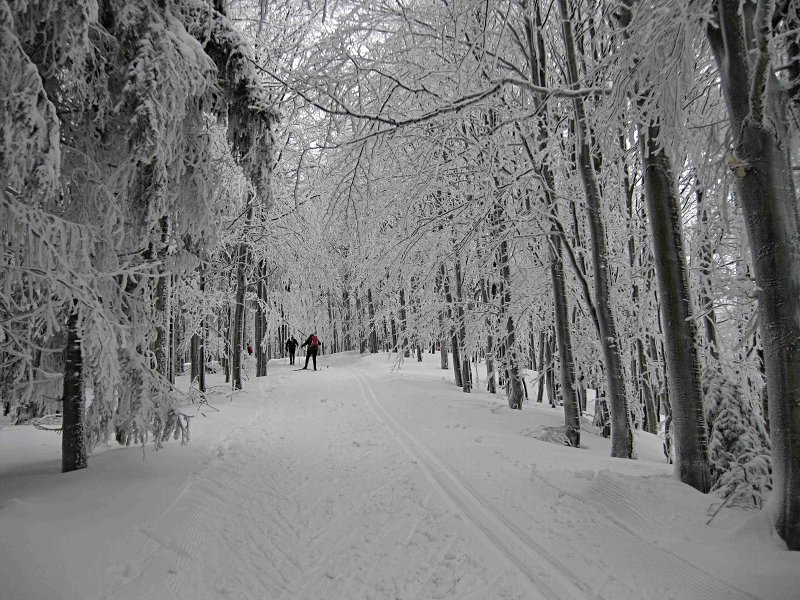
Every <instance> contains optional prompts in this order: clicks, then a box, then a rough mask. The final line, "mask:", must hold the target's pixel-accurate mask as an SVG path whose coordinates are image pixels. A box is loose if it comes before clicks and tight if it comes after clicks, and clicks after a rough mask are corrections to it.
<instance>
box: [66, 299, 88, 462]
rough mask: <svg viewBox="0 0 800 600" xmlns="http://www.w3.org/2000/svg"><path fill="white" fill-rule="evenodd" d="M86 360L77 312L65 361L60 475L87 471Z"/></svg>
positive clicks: (69, 331)
mask: <svg viewBox="0 0 800 600" xmlns="http://www.w3.org/2000/svg"><path fill="white" fill-rule="evenodd" d="M82 375H83V357H82V356H81V339H80V336H79V332H78V309H77V307H75V308H73V312H72V313H71V314H70V316H69V320H68V321H67V348H66V356H65V362H64V394H63V396H62V398H61V400H62V403H63V409H62V415H61V417H62V421H61V423H62V424H61V472H62V473H68V472H69V471H76V470H78V469H85V468H86V463H87V449H86V411H85V408H84V400H83V381H82Z"/></svg>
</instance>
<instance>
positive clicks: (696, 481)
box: [639, 124, 711, 493]
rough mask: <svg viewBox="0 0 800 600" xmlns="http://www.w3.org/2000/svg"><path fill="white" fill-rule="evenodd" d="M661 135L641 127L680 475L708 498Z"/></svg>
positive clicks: (678, 240)
mask: <svg viewBox="0 0 800 600" xmlns="http://www.w3.org/2000/svg"><path fill="white" fill-rule="evenodd" d="M658 134H659V128H658V127H657V126H655V125H653V124H650V125H649V126H640V127H639V144H640V152H641V160H642V170H643V175H644V189H645V199H646V200H647V211H648V213H649V217H650V218H649V219H648V221H649V223H650V233H651V238H652V241H653V259H654V262H655V267H656V276H657V280H658V295H659V299H660V300H661V318H662V323H663V326H662V327H663V330H664V342H665V346H666V361H667V373H668V376H669V381H670V393H671V397H670V406H671V409H672V431H673V441H674V451H675V463H674V465H675V475H676V477H677V478H678V479H680V480H681V481H682V482H684V483H686V484H688V485H691V486H692V487H694V488H695V489H697V490H700V491H701V492H704V493H705V492H708V490H709V488H710V486H711V474H710V470H709V464H708V441H707V435H706V425H705V415H704V414H703V392H702V388H701V385H700V357H699V356H698V353H697V326H696V324H695V319H694V315H693V314H692V308H691V296H690V292H689V277H688V273H687V268H686V259H685V252H684V244H683V234H682V230H681V211H680V203H679V199H678V196H677V192H676V188H675V185H676V184H675V179H674V176H673V175H672V165H671V161H670V159H669V157H668V156H667V155H666V152H665V151H664V150H663V149H662V148H660V147H659V143H658Z"/></svg>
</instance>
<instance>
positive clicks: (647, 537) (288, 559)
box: [105, 354, 755, 600]
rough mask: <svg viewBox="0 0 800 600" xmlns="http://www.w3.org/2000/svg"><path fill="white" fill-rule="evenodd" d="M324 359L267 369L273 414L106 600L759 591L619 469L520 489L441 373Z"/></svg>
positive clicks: (709, 596)
mask: <svg viewBox="0 0 800 600" xmlns="http://www.w3.org/2000/svg"><path fill="white" fill-rule="evenodd" d="M369 360H374V358H373V359H369ZM320 362H321V370H320V372H318V373H316V374H314V375H313V376H312V375H311V374H310V373H304V372H300V373H298V372H294V371H293V369H294V367H291V366H288V365H282V364H276V363H273V364H271V365H270V369H271V371H270V378H271V382H272V388H271V390H270V393H269V395H268V397H265V398H264V404H263V407H262V408H261V409H260V410H259V412H258V413H257V414H256V415H255V417H254V418H252V419H251V420H249V421H248V422H247V423H244V424H242V425H241V426H240V427H239V428H238V429H237V430H236V431H234V432H233V433H232V434H230V435H228V436H227V437H226V438H225V439H223V440H222V441H220V442H219V443H218V444H217V446H216V448H215V451H214V453H213V454H212V455H211V457H210V458H209V460H208V463H207V465H206V466H205V468H204V469H203V470H201V471H200V472H198V473H196V474H194V475H193V476H192V477H191V478H190V480H189V481H188V482H187V484H186V485H185V486H184V487H183V489H182V490H181V492H180V494H179V495H178V496H177V497H176V498H175V500H174V502H173V503H172V504H171V505H170V506H169V507H168V508H167V509H166V510H165V511H164V512H163V514H162V515H161V516H160V517H159V518H158V519H156V520H155V521H154V522H153V523H152V524H151V525H148V526H144V527H142V528H141V533H143V534H144V535H145V536H146V538H147V540H148V541H147V543H146V546H145V549H144V551H143V552H142V553H141V556H140V558H139V559H137V560H134V561H128V562H127V563H126V564H125V565H122V566H118V567H119V568H118V571H117V572H118V573H120V575H119V577H118V580H117V581H116V582H115V583H114V584H113V586H112V587H111V589H109V590H108V593H107V594H106V596H105V597H107V598H114V599H117V600H123V599H124V600H129V599H130V600H133V599H139V598H155V599H158V598H170V599H172V598H187V599H188V598H198V599H203V598H248V599H249V598H252V599H254V600H255V599H263V598H271V599H283V600H289V599H309V600H311V599H339V598H341V599H345V598H347V599H357V598H365V599H366V598H374V599H395V598H402V599H409V600H413V599H417V598H459V599H462V598H474V599H484V598H502V599H512V598H515V599H516V598H519V599H522V598H530V599H534V600H538V599H546V600H579V599H584V598H598V599H600V598H608V599H612V598H613V599H614V600H625V599H628V598H630V599H634V598H635V599H637V600H638V599H640V598H642V597H654V598H655V597H658V598H675V599H687V600H689V599H704V600H717V599H719V600H723V599H725V600H737V599H747V598H750V599H752V598H755V596H752V595H749V594H748V593H747V592H745V591H742V590H740V589H738V588H736V587H733V586H732V585H730V584H728V583H726V582H724V581H722V580H720V579H717V578H715V577H714V576H713V575H710V574H709V573H706V572H703V571H702V570H700V569H699V568H697V567H695V566H693V565H692V564H689V563H688V562H686V561H685V560H683V559H681V558H680V557H678V556H676V555H675V554H673V553H671V552H670V551H669V550H667V549H664V548H661V547H659V546H658V544H657V538H658V535H657V533H658V531H657V529H654V528H656V527H657V525H652V526H651V525H648V524H649V523H653V519H652V518H650V517H649V515H648V514H647V511H646V509H645V508H644V507H642V506H639V505H637V504H636V503H635V502H632V501H627V502H626V499H625V497H624V490H621V489H618V488H617V487H615V485H616V484H615V480H614V478H613V477H611V476H606V477H604V476H602V474H601V475H598V476H597V477H596V478H594V480H593V481H592V482H591V484H590V486H589V487H590V488H591V492H592V494H593V495H592V496H591V499H589V498H588V496H582V495H581V494H579V493H572V492H565V491H563V490H561V489H559V488H558V487H556V486H555V485H554V484H553V483H552V482H550V481H548V479H547V478H546V477H545V476H543V475H541V474H538V473H537V472H535V471H534V472H533V473H532V474H530V475H529V477H528V479H527V481H525V482H524V484H525V485H524V486H520V482H519V481H518V480H517V481H512V480H511V479H512V478H517V479H518V477H519V472H520V470H519V468H518V467H519V461H516V465H515V458H514V457H513V456H512V454H513V452H514V449H513V448H508V447H506V444H502V443H496V442H497V441H498V440H495V439H494V438H493V433H492V432H491V431H489V430H476V429H475V427H474V426H470V425H467V424H465V423H460V422H459V421H458V420H454V419H453V415H454V414H459V413H454V412H452V408H453V407H452V406H451V403H450V400H442V401H437V400H436V399H435V394H434V395H430V392H431V390H432V387H431V385H430V383H427V384H426V385H420V383H419V382H418V381H414V380H410V379H404V378H403V377H402V372H401V373H399V374H392V375H390V376H388V377H387V375H386V371H388V368H387V369H382V370H381V371H382V372H380V373H377V372H375V370H374V368H370V366H374V365H371V363H369V362H368V361H365V360H362V359H360V358H359V357H358V356H354V355H352V354H350V355H344V356H337V357H333V358H328V357H323V358H322V359H321V361H320ZM250 385H254V383H251V384H250ZM439 385H442V384H441V382H439ZM433 391H434V392H435V390H433ZM463 403H464V405H463V406H459V407H458V408H459V411H464V410H467V411H469V410H481V411H484V412H485V413H486V414H489V412H488V411H486V410H485V409H486V406H485V403H483V402H482V401H481V400H479V399H477V397H465V398H464V399H463ZM517 437H519V439H521V440H522V441H524V442H529V443H530V442H531V440H529V439H527V438H525V437H524V436H517ZM498 439H499V438H498ZM536 443H537V444H539V443H538V442H536ZM155 460H157V458H156V459H155ZM502 465H510V466H511V467H513V468H509V469H504V468H503V467H502ZM521 487H522V488H523V489H522V491H519V490H520V488H521ZM514 490H516V491H514ZM601 505H607V507H608V508H607V509H606V508H603V507H602V506H601ZM643 589H648V590H650V591H652V595H649V593H648V594H645V595H644V596H643V594H642V590H643Z"/></svg>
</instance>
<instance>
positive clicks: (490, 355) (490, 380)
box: [481, 278, 497, 394]
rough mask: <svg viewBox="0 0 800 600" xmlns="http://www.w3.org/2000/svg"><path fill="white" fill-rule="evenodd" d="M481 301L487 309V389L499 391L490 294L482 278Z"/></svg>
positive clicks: (491, 392) (491, 391)
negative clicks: (489, 309)
mask: <svg viewBox="0 0 800 600" xmlns="http://www.w3.org/2000/svg"><path fill="white" fill-rule="evenodd" d="M481 301H482V302H483V305H484V307H485V309H486V311H487V312H486V315H487V316H486V332H487V333H486V378H487V379H486V389H487V390H488V391H489V393H490V394H496V393H497V385H496V383H495V376H494V336H492V330H493V329H494V328H493V324H492V320H491V318H490V317H489V312H488V308H489V294H488V292H487V291H486V280H484V279H483V278H481Z"/></svg>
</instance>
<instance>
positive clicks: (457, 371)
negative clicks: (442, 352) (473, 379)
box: [441, 263, 462, 387]
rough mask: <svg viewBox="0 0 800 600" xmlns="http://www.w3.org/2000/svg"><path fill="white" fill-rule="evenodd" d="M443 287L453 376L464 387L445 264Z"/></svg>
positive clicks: (443, 268) (442, 268)
mask: <svg viewBox="0 0 800 600" xmlns="http://www.w3.org/2000/svg"><path fill="white" fill-rule="evenodd" d="M441 272H442V286H443V287H444V297H445V301H446V302H447V317H448V320H449V321H450V323H451V325H450V348H451V350H452V352H453V376H454V377H455V382H456V385H457V386H458V387H462V382H461V358H460V354H459V351H458V335H457V334H456V327H455V320H454V319H453V294H452V292H451V291H450V283H449V281H448V279H447V273H446V271H445V266H444V263H442V265H441Z"/></svg>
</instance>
